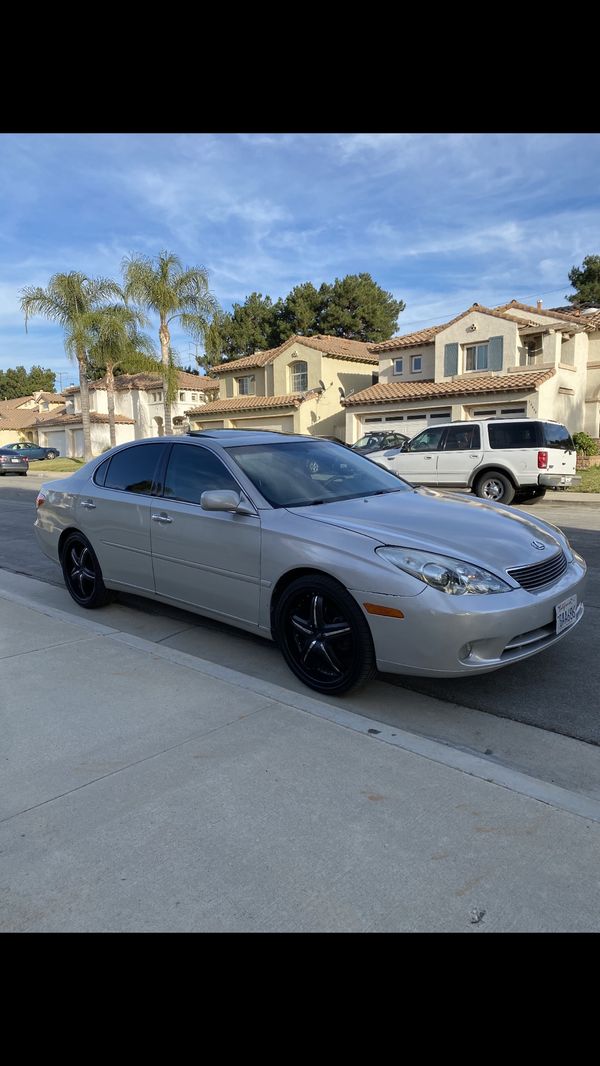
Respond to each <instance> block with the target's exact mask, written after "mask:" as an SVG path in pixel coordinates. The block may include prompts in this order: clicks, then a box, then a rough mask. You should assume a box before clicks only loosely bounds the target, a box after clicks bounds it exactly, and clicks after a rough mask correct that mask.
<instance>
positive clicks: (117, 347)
mask: <svg viewBox="0 0 600 1066" xmlns="http://www.w3.org/2000/svg"><path fill="white" fill-rule="evenodd" d="M82 325H83V327H84V328H85V330H86V332H87V338H88V339H87V351H88V358H89V361H90V362H91V364H92V365H93V366H94V367H95V368H96V369H97V370H100V369H102V370H103V371H104V376H105V377H106V392H107V401H108V425H109V433H110V445H111V448H114V446H115V444H116V443H117V439H116V431H115V373H116V372H119V373H121V374H139V373H141V372H145V373H147V374H160V375H161V376H162V375H163V373H164V368H163V363H162V360H161V359H158V358H157V357H156V354H155V351H154V346H153V344H152V341H151V340H150V337H148V335H147V334H146V333H143V332H142V331H141V328H142V326H145V325H147V319H146V316H145V315H144V314H143V313H142V312H141V311H137V310H135V309H133V308H131V307H127V306H126V305H125V304H112V305H108V306H105V307H100V308H98V309H96V310H94V311H90V312H89V313H88V314H87V315H85V316H84V318H83V321H82ZM167 387H168V393H169V395H168V399H169V402H170V401H172V399H173V396H174V395H175V391H176V388H177V370H176V369H175V367H174V366H173V365H170V366H169V369H168V371H167Z"/></svg>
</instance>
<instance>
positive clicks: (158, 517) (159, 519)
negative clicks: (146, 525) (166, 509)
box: [152, 514, 173, 525]
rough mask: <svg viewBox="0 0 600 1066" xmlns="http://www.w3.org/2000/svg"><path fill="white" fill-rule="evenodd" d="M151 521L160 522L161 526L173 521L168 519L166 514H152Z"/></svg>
mask: <svg viewBox="0 0 600 1066" xmlns="http://www.w3.org/2000/svg"><path fill="white" fill-rule="evenodd" d="M152 521H153V522H162V523H163V525H168V524H169V522H172V521H173V519H172V518H169V516H168V514H153V515H152Z"/></svg>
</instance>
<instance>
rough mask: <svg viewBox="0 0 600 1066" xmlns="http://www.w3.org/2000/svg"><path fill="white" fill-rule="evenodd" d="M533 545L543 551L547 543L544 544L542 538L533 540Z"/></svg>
mask: <svg viewBox="0 0 600 1066" xmlns="http://www.w3.org/2000/svg"><path fill="white" fill-rule="evenodd" d="M531 547H532V548H537V550H538V551H539V552H543V551H544V550H545V548H546V545H545V544H542V542H541V540H532V542H531Z"/></svg>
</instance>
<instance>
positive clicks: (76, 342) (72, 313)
mask: <svg viewBox="0 0 600 1066" xmlns="http://www.w3.org/2000/svg"><path fill="white" fill-rule="evenodd" d="M21 293H22V295H21V310H22V311H23V313H24V315H25V329H26V330H27V324H28V321H29V319H30V318H31V317H32V315H42V317H44V318H48V319H50V321H51V322H58V324H59V325H61V326H62V328H63V330H64V331H65V335H66V337H68V342H69V347H68V349H67V354H69V355H74V357H75V359H76V360H77V363H78V366H79V389H80V397H81V422H82V425H83V456H84V459H85V460H86V462H87V460H88V459H91V458H92V442H91V433H90V398H89V392H88V379H87V374H86V370H87V342H88V335H87V333H86V330H85V327H84V325H83V323H82V319H83V318H84V316H85V315H87V314H88V313H89V312H90V311H93V310H94V309H96V308H98V307H99V306H100V305H101V303H102V302H103V301H104V300H107V299H110V298H111V297H113V296H117V297H118V296H119V294H120V289H119V286H118V285H117V284H116V282H114V281H111V280H110V279H109V278H88V277H87V276H86V275H85V274H81V273H79V272H78V271H75V270H72V271H71V272H70V273H69V274H53V275H52V277H51V278H50V281H49V282H48V286H47V288H45V289H42V288H40V287H35V286H28V287H27V288H25V289H22V290H21Z"/></svg>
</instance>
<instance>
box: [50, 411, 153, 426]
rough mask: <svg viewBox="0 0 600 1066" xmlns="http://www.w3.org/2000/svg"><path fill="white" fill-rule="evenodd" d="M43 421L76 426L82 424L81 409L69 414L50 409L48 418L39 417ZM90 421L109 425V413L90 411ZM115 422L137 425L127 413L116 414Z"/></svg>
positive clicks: (51, 423)
mask: <svg viewBox="0 0 600 1066" xmlns="http://www.w3.org/2000/svg"><path fill="white" fill-rule="evenodd" d="M38 421H43V422H44V425H46V426H74V425H81V411H79V412H78V413H77V414H74V415H67V414H64V413H63V412H61V411H50V412H47V413H46V418H44V419H39V420H38ZM90 422H92V423H93V424H94V425H96V424H101V425H106V426H107V425H108V424H109V418H108V415H107V414H99V413H98V411H90ZM115 423H116V424H117V425H124V426H135V418H127V416H126V415H115ZM30 424H31V425H38V422H37V421H36V422H32V423H30Z"/></svg>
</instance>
